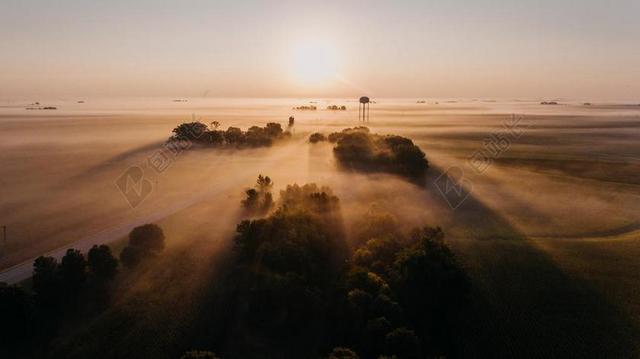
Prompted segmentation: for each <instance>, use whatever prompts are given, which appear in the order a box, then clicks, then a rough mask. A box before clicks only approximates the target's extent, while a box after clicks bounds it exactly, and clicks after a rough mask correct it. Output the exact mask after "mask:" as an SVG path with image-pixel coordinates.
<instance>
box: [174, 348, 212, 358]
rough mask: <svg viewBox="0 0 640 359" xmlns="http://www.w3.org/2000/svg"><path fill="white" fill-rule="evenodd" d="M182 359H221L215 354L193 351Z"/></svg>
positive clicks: (185, 354)
mask: <svg viewBox="0 0 640 359" xmlns="http://www.w3.org/2000/svg"><path fill="white" fill-rule="evenodd" d="M180 359H220V358H219V357H218V356H217V355H216V354H215V353H212V352H208V351H201V350H192V351H188V352H186V353H184V354H183V355H182V356H181V357H180Z"/></svg>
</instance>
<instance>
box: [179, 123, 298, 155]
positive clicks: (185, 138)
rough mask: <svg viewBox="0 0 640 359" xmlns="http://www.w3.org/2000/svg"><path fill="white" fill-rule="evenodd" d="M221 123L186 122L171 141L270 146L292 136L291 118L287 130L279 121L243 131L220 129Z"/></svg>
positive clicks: (230, 128)
mask: <svg viewBox="0 0 640 359" xmlns="http://www.w3.org/2000/svg"><path fill="white" fill-rule="evenodd" d="M219 126H220V123H219V122H217V121H214V122H212V123H211V126H210V127H209V126H207V125H205V124H204V123H202V122H199V121H194V122H185V123H182V124H180V125H178V126H177V127H176V128H174V129H173V135H172V136H171V137H169V140H168V142H169V143H176V142H188V143H190V144H197V145H202V146H207V147H229V148H251V147H268V146H271V145H272V144H273V143H274V142H276V141H278V140H282V139H285V138H288V137H290V136H291V132H290V129H291V127H292V126H293V121H292V119H291V118H290V119H289V128H288V129H287V130H286V131H285V130H283V129H282V126H281V125H280V124H279V123H275V122H270V123H267V125H266V126H265V127H258V126H251V127H249V129H248V130H246V131H242V130H241V129H240V128H238V127H229V128H227V129H226V130H218V127H219Z"/></svg>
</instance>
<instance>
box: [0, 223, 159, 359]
mask: <svg viewBox="0 0 640 359" xmlns="http://www.w3.org/2000/svg"><path fill="white" fill-rule="evenodd" d="M164 240H165V237H164V234H163V233H162V229H161V228H160V227H158V226H157V225H155V224H145V225H143V226H139V227H136V228H134V229H133V230H132V231H131V232H130V234H129V242H128V245H127V247H126V248H125V249H124V250H123V251H122V252H121V254H120V261H118V259H117V258H116V257H115V256H114V255H113V253H112V251H111V248H110V247H109V246H107V245H94V246H93V247H92V248H91V249H90V250H89V251H88V252H87V254H86V256H85V254H84V253H82V252H81V251H79V250H77V249H73V248H70V249H68V250H67V251H66V253H65V255H64V256H63V257H62V258H61V260H60V261H58V260H57V259H56V258H54V257H48V256H40V257H38V258H37V259H36V260H35V261H34V263H33V275H32V277H31V291H28V290H26V289H24V288H23V287H22V286H20V285H7V284H4V283H0V314H1V317H2V322H1V323H0V354H8V355H15V354H17V353H30V351H31V350H38V348H36V347H33V348H29V346H28V344H29V343H39V345H40V346H43V345H45V343H46V342H47V341H48V340H50V339H52V338H54V337H55V336H56V334H58V332H59V329H60V328H62V327H63V326H64V325H65V324H66V323H67V322H68V321H70V320H72V319H73V318H74V316H75V315H76V314H82V313H88V312H89V313H91V312H95V311H99V310H102V309H104V308H106V307H107V306H108V304H109V301H110V297H111V295H110V291H111V282H112V281H113V280H114V278H115V277H116V275H117V274H118V272H119V264H120V262H122V263H123V264H124V265H125V266H127V267H132V266H135V265H137V264H138V263H140V262H142V261H145V260H147V259H149V258H152V257H154V256H157V255H158V254H159V253H160V252H161V251H162V249H163V248H164ZM40 349H41V348H40Z"/></svg>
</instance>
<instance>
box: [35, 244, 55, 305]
mask: <svg viewBox="0 0 640 359" xmlns="http://www.w3.org/2000/svg"><path fill="white" fill-rule="evenodd" d="M32 282H33V291H34V293H35V299H36V302H37V304H38V306H39V308H40V310H42V311H44V312H47V311H55V310H57V306H58V304H59V301H60V295H61V294H62V292H61V286H60V280H59V277H58V261H56V259H55V258H53V257H43V256H40V257H38V258H37V259H36V260H35V261H34V263H33V277H32Z"/></svg>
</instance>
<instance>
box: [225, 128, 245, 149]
mask: <svg viewBox="0 0 640 359" xmlns="http://www.w3.org/2000/svg"><path fill="white" fill-rule="evenodd" d="M224 139H225V141H227V143H229V144H235V145H239V144H242V143H243V142H244V133H242V130H241V129H239V128H237V127H229V128H228V129H227V131H226V132H225V133H224Z"/></svg>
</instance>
